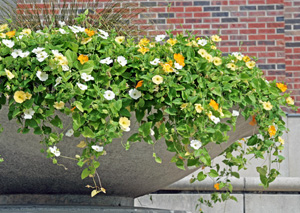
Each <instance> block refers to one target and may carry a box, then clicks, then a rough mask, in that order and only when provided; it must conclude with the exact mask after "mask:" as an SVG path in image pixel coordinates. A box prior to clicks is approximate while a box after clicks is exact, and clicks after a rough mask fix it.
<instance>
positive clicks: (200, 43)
mask: <svg viewBox="0 0 300 213" xmlns="http://www.w3.org/2000/svg"><path fill="white" fill-rule="evenodd" d="M198 44H199V45H201V46H202V47H204V46H205V45H206V44H207V40H206V39H199V40H198Z"/></svg>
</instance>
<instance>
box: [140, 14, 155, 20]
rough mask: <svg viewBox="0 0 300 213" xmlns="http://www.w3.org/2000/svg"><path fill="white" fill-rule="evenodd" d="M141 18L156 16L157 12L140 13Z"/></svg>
mask: <svg viewBox="0 0 300 213" xmlns="http://www.w3.org/2000/svg"><path fill="white" fill-rule="evenodd" d="M140 18H145V19H148V18H156V14H155V13H142V14H140Z"/></svg>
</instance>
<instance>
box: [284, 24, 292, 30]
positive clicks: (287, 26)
mask: <svg viewBox="0 0 300 213" xmlns="http://www.w3.org/2000/svg"><path fill="white" fill-rule="evenodd" d="M284 29H286V30H291V29H292V25H285V26H284Z"/></svg>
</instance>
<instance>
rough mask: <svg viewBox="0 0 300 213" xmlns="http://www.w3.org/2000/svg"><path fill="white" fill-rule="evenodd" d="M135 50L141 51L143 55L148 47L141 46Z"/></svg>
mask: <svg viewBox="0 0 300 213" xmlns="http://www.w3.org/2000/svg"><path fill="white" fill-rule="evenodd" d="M137 51H138V52H140V53H142V54H143V55H145V53H146V52H148V51H149V48H147V47H141V48H140V49H138V50H137Z"/></svg>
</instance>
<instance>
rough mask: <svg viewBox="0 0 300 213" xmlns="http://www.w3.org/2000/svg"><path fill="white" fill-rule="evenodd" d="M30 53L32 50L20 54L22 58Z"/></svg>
mask: <svg viewBox="0 0 300 213" xmlns="http://www.w3.org/2000/svg"><path fill="white" fill-rule="evenodd" d="M29 55H30V52H29V51H26V52H21V53H20V54H19V56H20V57H21V58H25V57H27V56H29Z"/></svg>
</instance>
